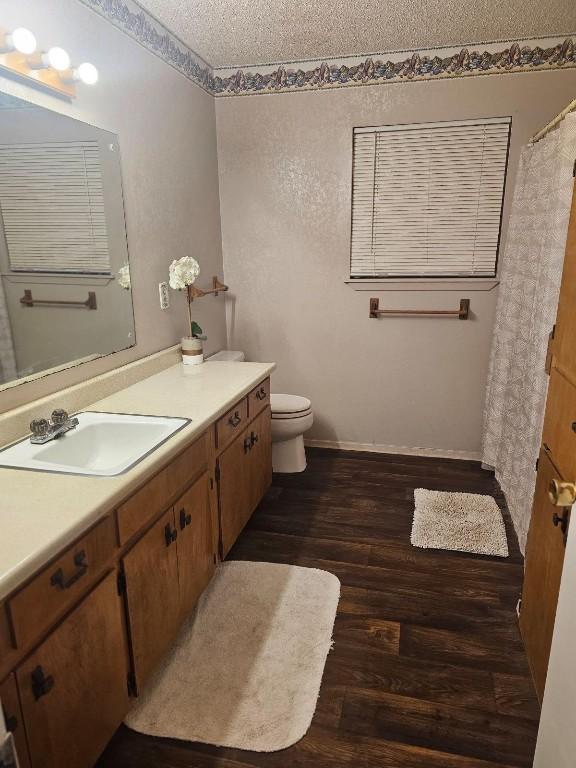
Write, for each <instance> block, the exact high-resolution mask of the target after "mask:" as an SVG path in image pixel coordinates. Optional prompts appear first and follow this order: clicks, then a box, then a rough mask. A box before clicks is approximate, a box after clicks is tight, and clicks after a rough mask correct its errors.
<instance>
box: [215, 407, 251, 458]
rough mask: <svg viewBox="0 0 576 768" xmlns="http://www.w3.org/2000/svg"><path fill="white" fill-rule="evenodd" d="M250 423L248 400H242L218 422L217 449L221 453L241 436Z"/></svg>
mask: <svg viewBox="0 0 576 768" xmlns="http://www.w3.org/2000/svg"><path fill="white" fill-rule="evenodd" d="M247 422H248V400H247V398H245V397H244V398H242V400H240V402H238V403H236V405H235V406H234V407H233V408H230V410H229V411H228V413H225V414H224V416H222V418H220V419H218V421H217V422H216V447H217V448H218V450H219V451H221V450H222V449H223V448H225V447H226V446H227V445H228V443H229V442H230V441H231V440H233V439H234V438H235V437H237V435H239V434H240V433H241V432H242V431H243V429H244V428H245V426H246V424H247Z"/></svg>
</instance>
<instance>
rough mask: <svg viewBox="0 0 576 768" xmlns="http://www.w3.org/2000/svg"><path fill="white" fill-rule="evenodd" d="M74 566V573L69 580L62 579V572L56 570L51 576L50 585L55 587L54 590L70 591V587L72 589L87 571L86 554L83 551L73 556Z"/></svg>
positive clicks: (59, 569) (60, 569)
mask: <svg viewBox="0 0 576 768" xmlns="http://www.w3.org/2000/svg"><path fill="white" fill-rule="evenodd" d="M74 565H75V566H76V571H75V572H74V573H73V574H72V576H70V578H69V579H64V571H63V570H62V568H58V570H57V571H56V572H55V573H53V574H52V578H51V579H50V584H51V585H52V586H53V587H56V589H70V587H73V586H74V584H76V582H77V581H78V579H81V578H82V576H84V575H85V574H86V572H87V571H88V563H87V562H86V552H84V550H81V551H80V552H78V553H77V554H75V555H74Z"/></svg>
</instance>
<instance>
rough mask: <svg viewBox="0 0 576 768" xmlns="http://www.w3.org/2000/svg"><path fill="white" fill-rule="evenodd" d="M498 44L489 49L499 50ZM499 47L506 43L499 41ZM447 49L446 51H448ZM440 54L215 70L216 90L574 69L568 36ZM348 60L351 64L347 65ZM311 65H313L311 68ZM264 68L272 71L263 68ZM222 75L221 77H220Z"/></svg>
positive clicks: (575, 55) (279, 89)
mask: <svg viewBox="0 0 576 768" xmlns="http://www.w3.org/2000/svg"><path fill="white" fill-rule="evenodd" d="M497 45H498V44H496V45H493V46H490V47H492V48H494V47H496V46H497ZM499 45H502V43H500V44H499ZM444 50H448V49H444ZM439 53H440V51H438V52H437V53H435V54H433V53H431V54H430V55H427V54H424V53H419V52H414V53H411V54H410V55H409V56H408V57H406V55H405V54H403V56H404V57H403V58H400V59H398V58H397V57H394V58H396V60H395V61H394V60H393V58H390V59H387V60H386V61H384V60H382V59H376V60H374V59H373V58H372V57H368V58H367V59H365V60H364V61H360V62H358V63H354V64H352V65H349V64H348V63H345V62H344V61H342V62H340V63H337V62H332V63H328V62H325V61H324V62H321V63H316V64H315V65H314V66H313V68H311V69H303V68H302V67H298V68H296V66H297V65H293V67H292V68H287V67H286V66H285V65H280V66H278V65H276V67H275V69H273V70H272V71H268V72H266V71H264V72H258V71H249V70H242V69H240V70H238V71H237V72H230V70H227V74H224V71H223V70H218V69H216V70H214V73H213V82H212V92H213V93H214V95H215V96H241V95H248V94H258V93H289V92H295V91H309V90H320V89H323V90H324V89H327V88H342V87H350V86H360V85H376V84H384V83H394V82H401V81H413V80H433V79H440V78H446V77H463V76H470V75H487V74H504V73H508V72H529V71H534V70H546V69H552V70H553V69H561V68H564V67H576V43H575V40H574V39H573V38H566V39H565V40H562V41H558V42H556V43H555V44H554V45H552V46H550V47H547V48H543V47H541V46H540V45H534V46H531V45H521V44H520V43H517V42H516V43H513V44H512V45H510V47H509V48H504V49H500V50H493V51H489V50H484V51H482V52H481V51H476V50H473V51H470V50H469V49H468V48H462V49H460V50H459V51H456V52H453V53H451V54H450V55H447V56H445V57H442V56H440V55H438V54H439ZM349 61H350V60H348V62H349ZM308 66H310V65H309V64H308ZM262 69H263V70H266V69H268V68H266V67H263V68H262ZM219 73H220V74H219Z"/></svg>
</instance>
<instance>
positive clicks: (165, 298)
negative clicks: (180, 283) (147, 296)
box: [158, 283, 170, 309]
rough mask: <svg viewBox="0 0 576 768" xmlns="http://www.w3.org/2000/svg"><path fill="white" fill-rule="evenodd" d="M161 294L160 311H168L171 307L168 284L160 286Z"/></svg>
mask: <svg viewBox="0 0 576 768" xmlns="http://www.w3.org/2000/svg"><path fill="white" fill-rule="evenodd" d="M158 290H159V292H160V309H168V307H169V306H170V294H169V293H168V283H160V284H159V285H158Z"/></svg>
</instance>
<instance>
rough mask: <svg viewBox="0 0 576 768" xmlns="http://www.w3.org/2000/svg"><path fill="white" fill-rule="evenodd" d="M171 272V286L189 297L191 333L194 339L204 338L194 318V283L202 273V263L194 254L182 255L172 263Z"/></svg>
mask: <svg viewBox="0 0 576 768" xmlns="http://www.w3.org/2000/svg"><path fill="white" fill-rule="evenodd" d="M168 272H169V280H168V282H169V284H170V288H173V289H174V290H175V291H183V290H184V289H185V290H186V292H187V299H188V321H189V325H190V335H191V336H192V338H193V339H204V338H205V337H204V336H202V328H200V326H199V325H198V323H196V322H195V321H194V320H192V298H193V297H192V292H191V288H192V285H193V284H194V283H195V282H196V278H197V277H198V275H199V274H200V264H198V262H197V261H196V259H195V258H194V257H193V256H182V258H181V259H175V260H174V261H173V262H172V264H170V268H169V270H168Z"/></svg>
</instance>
